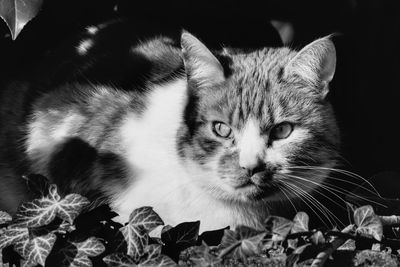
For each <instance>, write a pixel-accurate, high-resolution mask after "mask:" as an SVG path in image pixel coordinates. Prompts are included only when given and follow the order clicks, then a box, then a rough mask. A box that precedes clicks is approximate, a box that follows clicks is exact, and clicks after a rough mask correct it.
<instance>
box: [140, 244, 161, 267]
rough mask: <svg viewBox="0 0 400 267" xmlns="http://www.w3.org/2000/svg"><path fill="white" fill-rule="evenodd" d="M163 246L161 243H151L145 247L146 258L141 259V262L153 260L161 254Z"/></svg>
mask: <svg viewBox="0 0 400 267" xmlns="http://www.w3.org/2000/svg"><path fill="white" fill-rule="evenodd" d="M161 249H162V246H161V245H159V244H153V245H149V246H147V247H146V248H145V251H144V258H143V259H142V260H141V261H140V263H141V264H147V263H148V262H150V261H151V260H153V259H155V258H157V257H158V256H160V255H161Z"/></svg>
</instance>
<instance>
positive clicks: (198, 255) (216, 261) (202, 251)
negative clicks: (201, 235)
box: [189, 241, 222, 267]
mask: <svg viewBox="0 0 400 267" xmlns="http://www.w3.org/2000/svg"><path fill="white" fill-rule="evenodd" d="M189 260H190V261H191V262H193V263H194V265H195V266H208V267H212V266H221V262H222V259H221V258H218V257H216V256H215V255H213V254H211V253H210V247H209V246H208V245H207V244H206V243H205V242H204V241H203V243H202V244H201V246H196V247H193V249H191V251H190V258H189Z"/></svg>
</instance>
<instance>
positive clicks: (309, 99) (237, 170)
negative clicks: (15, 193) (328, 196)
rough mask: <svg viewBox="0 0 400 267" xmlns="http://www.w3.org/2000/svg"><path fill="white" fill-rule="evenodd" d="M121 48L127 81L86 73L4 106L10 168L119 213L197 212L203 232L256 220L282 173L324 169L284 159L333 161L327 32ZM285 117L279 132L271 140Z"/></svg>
mask: <svg viewBox="0 0 400 267" xmlns="http://www.w3.org/2000/svg"><path fill="white" fill-rule="evenodd" d="M102 30H103V29H102V27H90V28H88V32H87V36H85V37H84V39H83V40H82V41H81V42H79V43H78V45H77V46H76V53H77V54H78V56H80V57H90V56H93V53H95V52H96V51H98V47H97V39H99V37H97V35H99V34H100V35H101V32H102ZM96 38H97V39H96ZM127 53H128V56H129V57H130V58H131V59H132V60H133V62H136V63H132V64H131V63H130V65H129V64H128V65H126V66H129V68H128V69H131V70H132V73H131V79H132V82H131V83H124V84H120V83H119V82H118V80H117V79H115V83H110V84H97V83H96V80H93V81H92V80H90V76H87V77H86V78H87V79H89V80H88V81H89V82H86V83H84V82H79V81H77V80H74V81H72V82H62V83H60V84H56V85H52V86H50V88H48V89H46V90H44V91H43V92H42V93H41V94H38V95H36V96H35V97H34V98H33V99H29V101H28V102H30V103H31V104H30V108H29V109H27V110H26V112H25V113H24V115H20V116H10V115H9V114H8V113H7V112H5V111H4V110H5V109H3V112H2V118H1V122H2V124H6V123H7V122H8V121H10V120H14V122H15V123H16V125H13V126H12V127H16V129H9V130H2V133H1V134H2V135H1V136H2V139H1V147H2V148H5V147H7V144H6V143H7V142H9V141H10V140H13V141H12V142H11V143H10V144H11V145H15V149H16V151H15V153H17V154H18V153H19V154H21V155H22V156H20V161H21V162H22V163H23V165H24V167H21V168H19V171H17V172H16V174H19V173H27V172H34V173H40V174H43V175H45V176H47V177H49V178H50V179H51V180H52V181H53V182H55V183H56V184H57V185H58V186H59V187H60V189H61V190H62V192H64V193H68V192H78V193H81V194H84V195H86V196H88V197H89V198H91V199H92V200H94V201H95V203H96V204H99V203H103V202H105V203H108V204H110V205H111V206H112V208H114V209H115V210H116V211H117V212H118V213H119V214H120V217H119V220H120V221H121V222H125V221H127V219H128V217H129V214H130V212H131V211H132V210H133V209H135V208H137V207H140V206H145V205H146V206H152V207H154V209H155V211H156V212H158V213H159V214H160V216H161V217H162V218H163V220H164V221H165V223H167V224H171V225H175V224H177V223H180V222H183V221H194V220H201V231H204V230H211V229H217V228H222V227H226V226H228V225H229V226H231V227H235V226H237V225H241V224H242V225H247V226H251V227H255V228H262V223H263V221H264V219H265V218H266V217H267V216H268V214H269V208H270V206H271V205H273V203H274V201H278V200H281V199H282V198H284V195H283V194H284V192H283V191H280V190H279V189H280V187H279V186H277V184H279V183H280V181H281V180H282V179H283V180H284V179H287V176H286V178H285V175H286V174H295V175H301V176H302V177H307V178H306V179H309V180H310V181H312V182H313V183H311V184H312V186H308V187H307V191H309V190H310V188H311V189H312V188H313V187H315V186H316V185H317V184H319V183H321V182H322V180H323V179H324V177H325V176H326V175H327V174H328V172H327V171H323V172H318V173H317V174H316V173H315V172H314V173H312V172H307V171H303V172H295V171H293V170H292V169H290V167H292V166H297V165H307V166H308V165H316V166H322V167H333V166H334V165H335V164H336V158H337V151H338V146H339V137H338V128H337V125H336V122H335V119H334V114H333V111H332V108H331V106H330V105H329V103H328V101H327V100H326V94H327V90H328V84H329V82H330V81H331V79H332V77H333V74H334V70H335V51H334V46H333V44H332V42H331V41H330V40H329V38H322V39H319V40H317V41H315V42H313V43H311V44H310V45H308V46H306V47H305V48H304V49H303V50H301V51H300V52H297V51H295V50H291V49H289V48H286V47H282V48H264V49H259V50H255V51H250V52H245V51H241V50H237V49H231V48H224V49H222V50H221V51H213V52H212V51H210V50H209V49H208V48H207V47H206V45H204V44H203V43H202V42H200V41H199V40H198V39H197V38H196V37H194V36H193V35H191V34H190V33H188V32H183V34H182V36H181V45H180V47H179V46H176V45H174V43H173V41H171V40H170V39H169V38H166V37H159V38H155V39H151V40H148V41H143V42H140V43H138V44H136V45H131V46H129V47H128V49H127ZM135 64H136V65H135ZM83 66H84V67H85V68H89V69H90V66H89V65H83ZM124 66H125V65H124ZM126 66H125V67H126ZM140 66H142V67H141V68H139V67H140ZM109 68H112V66H110V67H109ZM135 69H140V71H144V70H146V71H145V72H144V73H141V74H140V75H139V73H138V72H137V71H136V72H135V71H133V70H135ZM110 70H111V69H110ZM83 71H85V70H84V69H83ZM89 73H90V72H89ZM124 79H128V76H126V77H124ZM134 81H136V82H134ZM127 88H128V89H127ZM21 94H22V95H24V93H23V92H22V93H21ZM7 98H8V99H9V98H10V96H7ZM3 101H4V100H3ZM22 106H23V105H22V103H21V105H20V107H22ZM17 107H18V106H17ZM17 107H15V108H17ZM8 108H9V109H10V108H11V107H10V106H9V105H8ZM215 122H221V123H224V124H225V125H227V127H229V133H230V135H229V136H228V137H221V136H219V135H218V134H216V132H215V131H216V130H215V129H214V128H213V127H214V126H213V125H215ZM285 122H289V123H290V125H292V128H291V129H292V130H291V132H290V134H289V135H288V136H287V137H285V138H283V139H274V138H273V137H272V136H273V134H272V132H273V131H274V129H275V128H276V127H277V126H279V125H280V124H281V123H285ZM10 131H17V133H18V134H17V135H15V137H13V136H11V135H10ZM17 137H18V140H19V141H16V140H14V138H17ZM17 143H18V144H17ZM2 159H3V160H5V159H6V156H5V155H2ZM5 161H6V160H5ZM8 166H12V164H11V163H10V164H9V165H8ZM5 167H7V166H5ZM5 167H4V168H3V169H5ZM14 168H16V169H18V168H17V167H16V166H15V165H14ZM3 183H4V182H3ZM282 193H283V194H282Z"/></svg>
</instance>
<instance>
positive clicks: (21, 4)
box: [0, 0, 43, 40]
mask: <svg viewBox="0 0 400 267" xmlns="http://www.w3.org/2000/svg"><path fill="white" fill-rule="evenodd" d="M42 2H43V0H2V1H1V2H0V17H1V18H2V19H3V20H4V21H5V22H6V24H7V26H8V28H9V29H10V31H11V36H12V39H13V40H15V39H16V38H17V36H18V34H19V33H20V32H21V30H22V29H23V28H24V26H25V24H27V23H28V22H29V21H30V20H31V19H33V18H34V17H35V16H36V15H37V13H38V12H39V10H40V7H41V5H42Z"/></svg>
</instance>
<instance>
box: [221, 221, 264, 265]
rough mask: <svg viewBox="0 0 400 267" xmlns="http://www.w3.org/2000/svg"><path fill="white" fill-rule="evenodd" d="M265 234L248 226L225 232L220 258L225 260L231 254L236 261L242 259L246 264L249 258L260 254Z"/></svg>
mask: <svg viewBox="0 0 400 267" xmlns="http://www.w3.org/2000/svg"><path fill="white" fill-rule="evenodd" d="M265 235H266V233H265V232H260V231H257V230H255V229H252V228H250V227H246V226H238V227H237V228H236V230H235V231H232V230H225V234H224V236H223V237H222V241H221V249H222V250H221V252H220V255H219V257H220V258H223V257H225V256H226V255H229V254H231V255H232V256H233V258H234V259H242V260H243V261H244V262H246V258H247V257H248V256H253V255H258V254H259V253H260V245H261V241H262V240H263V238H264V237H265Z"/></svg>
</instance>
